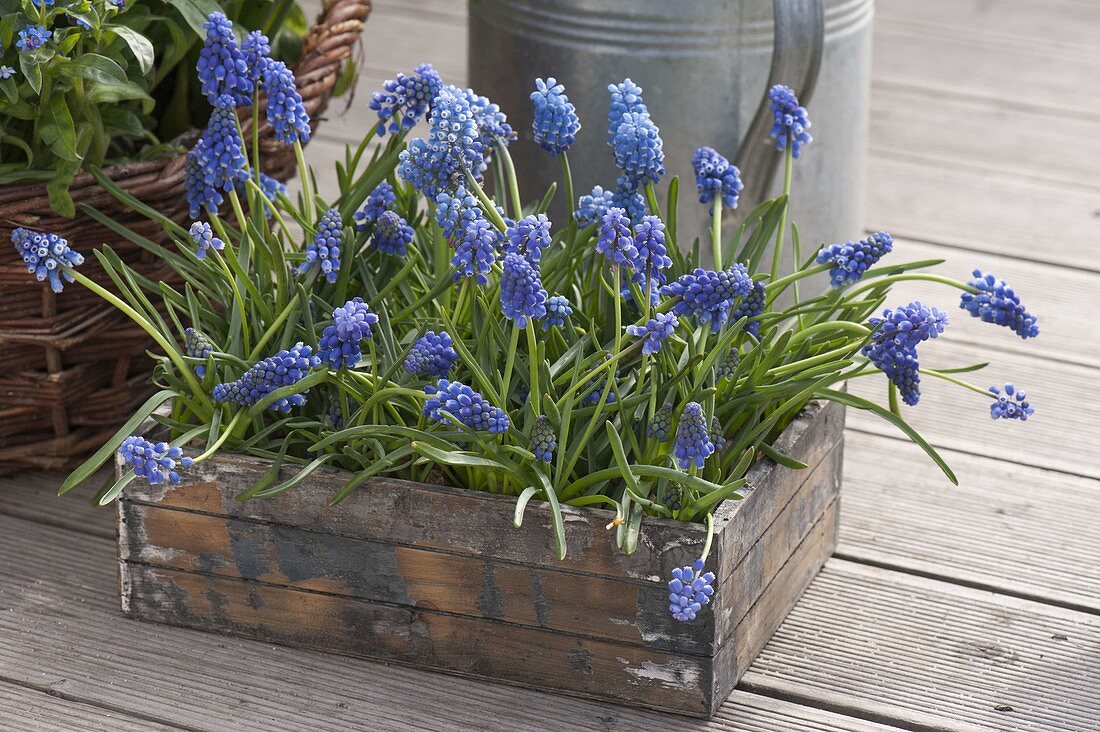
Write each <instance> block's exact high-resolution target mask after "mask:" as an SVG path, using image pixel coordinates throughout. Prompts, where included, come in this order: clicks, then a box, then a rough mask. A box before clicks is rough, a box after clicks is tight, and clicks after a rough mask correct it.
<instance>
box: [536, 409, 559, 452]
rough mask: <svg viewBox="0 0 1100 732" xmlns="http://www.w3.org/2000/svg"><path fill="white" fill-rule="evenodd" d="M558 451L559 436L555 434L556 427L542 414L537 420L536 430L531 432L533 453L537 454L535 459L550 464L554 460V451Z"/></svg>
mask: <svg viewBox="0 0 1100 732" xmlns="http://www.w3.org/2000/svg"><path fill="white" fill-rule="evenodd" d="M557 449H558V436H557V435H556V434H555V433H554V427H553V425H551V424H550V419H549V417H547V416H546V415H545V414H540V415H539V416H538V418H537V419H536V420H535V426H534V429H532V430H531V452H533V453H535V459H536V460H538V461H540V462H544V463H548V462H551V461H552V460H553V459H554V451H555V450H557Z"/></svg>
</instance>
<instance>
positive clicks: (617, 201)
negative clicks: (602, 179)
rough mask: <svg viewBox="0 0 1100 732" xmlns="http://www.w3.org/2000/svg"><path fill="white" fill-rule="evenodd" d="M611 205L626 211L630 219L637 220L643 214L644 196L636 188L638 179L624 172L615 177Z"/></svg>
mask: <svg viewBox="0 0 1100 732" xmlns="http://www.w3.org/2000/svg"><path fill="white" fill-rule="evenodd" d="M611 205H612V206H618V207H619V208H621V209H623V210H624V211H626V215H627V216H628V217H629V218H630V220H631V221H637V220H639V219H640V218H642V217H643V216H645V212H646V203H645V196H643V195H642V193H641V191H639V190H638V180H637V179H636V178H632V177H630V176H629V175H627V174H626V173H623V174H622V175H620V176H619V177H618V178H616V179H615V192H614V193H612V194H611Z"/></svg>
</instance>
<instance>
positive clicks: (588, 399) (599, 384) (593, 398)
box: [581, 376, 619, 404]
mask: <svg viewBox="0 0 1100 732" xmlns="http://www.w3.org/2000/svg"><path fill="white" fill-rule="evenodd" d="M593 387H595V388H593ZM606 388H607V379H606V378H605V379H600V378H599V377H596V376H593V377H592V378H591V379H589V380H588V383H587V384H585V385H584V389H585V390H587V389H592V391H590V392H588V394H587V395H586V396H585V397H584V399H582V400H581V401H583V402H584V403H585V404H598V403H599V401H600V399H603V391H604V389H606ZM618 399H619V398H618V397H617V396H615V390H614V389H612V390H611V391H609V392H607V399H606V400H605V401H604V404H614V403H615V402H617V401H618Z"/></svg>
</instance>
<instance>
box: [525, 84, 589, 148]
mask: <svg viewBox="0 0 1100 732" xmlns="http://www.w3.org/2000/svg"><path fill="white" fill-rule="evenodd" d="M531 101H532V102H533V103H534V106H535V114H534V120H533V122H532V123H531V127H532V132H533V137H534V140H535V142H537V143H538V144H539V145H540V146H541V147H542V149H543V150H545V151H546V152H548V153H550V154H551V155H553V156H554V157H557V156H558V155H561V154H562V153H563V152H565V151H566V150H568V149H569V146H570V145H572V144H573V143H574V142H576V141H577V132H578V131H579V130H580V128H581V121H580V119H579V118H578V117H577V108H576V107H574V106H573V103H572V102H570V101H569V97H567V96H565V86H563V85H562V84H559V83H558V82H557V79H555V78H554V77H552V76H551V77H550V78H548V79H546V80H545V81H543V80H542V79H535V91H533V92H531Z"/></svg>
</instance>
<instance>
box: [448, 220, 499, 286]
mask: <svg viewBox="0 0 1100 732" xmlns="http://www.w3.org/2000/svg"><path fill="white" fill-rule="evenodd" d="M499 240H500V232H499V231H497V229H496V227H494V226H493V225H492V224H490V223H489V222H488V221H486V220H485V219H482V218H478V219H475V220H474V221H472V222H470V223H469V224H468V225H467V226H466V233H465V234H463V236H462V241H460V242H459V243H458V246H456V247H455V255H454V257H453V258H452V259H451V266H452V267H453V268H454V275H453V279H454V281H455V282H458V281H459V280H460V279H462V278H463V277H474V278H476V280H477V283H478V284H479V285H487V284H489V278H488V277H487V275H488V274H489V273H490V272H492V271H493V262H495V261H496V259H497V242H498V241H499Z"/></svg>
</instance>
